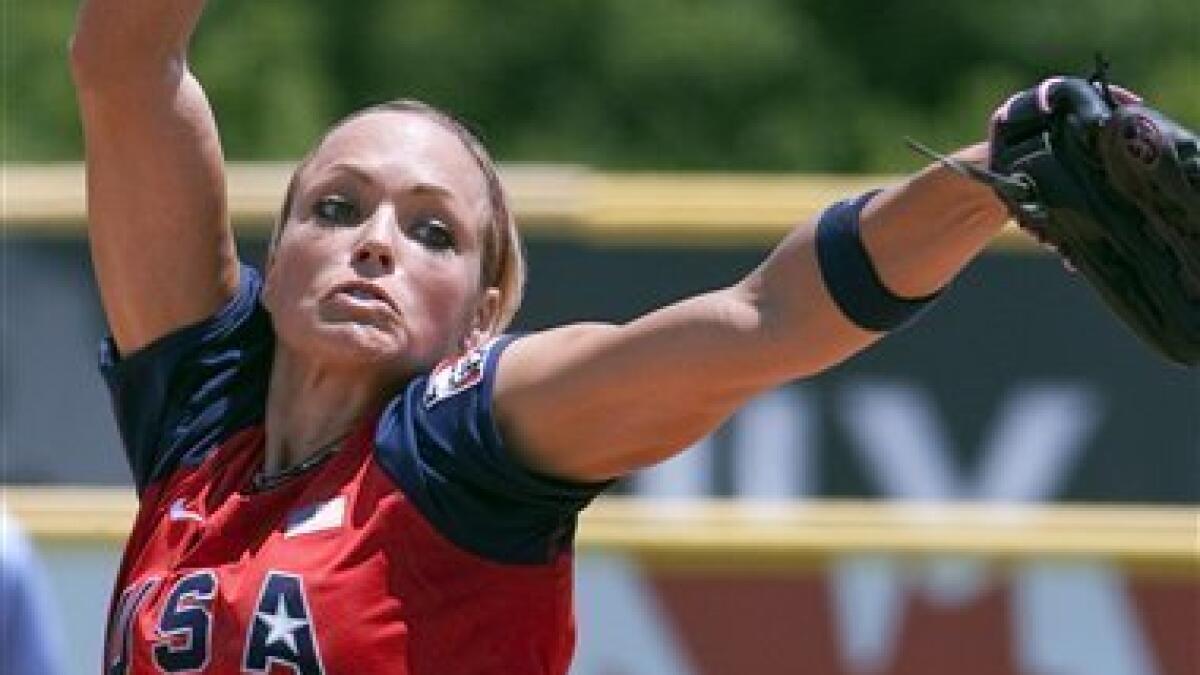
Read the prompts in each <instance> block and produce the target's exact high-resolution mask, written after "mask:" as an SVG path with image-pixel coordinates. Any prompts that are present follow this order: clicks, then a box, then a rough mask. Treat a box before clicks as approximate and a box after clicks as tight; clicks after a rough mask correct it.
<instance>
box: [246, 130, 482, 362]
mask: <svg viewBox="0 0 1200 675" xmlns="http://www.w3.org/2000/svg"><path fill="white" fill-rule="evenodd" d="M489 214H490V210H489V201H488V191H487V184H486V182H485V179H484V177H483V175H482V173H481V171H480V169H479V167H478V165H477V164H476V162H475V159H474V158H473V157H472V155H471V154H470V152H469V151H468V150H467V149H466V148H465V147H464V146H463V144H462V142H461V141H460V140H459V139H458V137H457V136H455V135H454V133H453V132H451V131H450V130H448V129H446V128H445V127H443V126H442V125H440V124H439V123H438V122H436V121H435V120H433V119H430V118H429V117H427V116H425V115H421V114H419V113H414V112H395V111H381V112H372V113H368V114H365V115H362V116H359V117H356V118H354V119H351V120H350V121H348V122H345V123H344V124H342V125H341V126H339V127H338V128H336V129H335V130H334V131H333V132H332V133H330V135H329V136H327V137H326V139H325V140H324V141H323V142H322V144H321V146H320V147H319V148H318V149H317V151H316V153H315V154H314V155H313V156H312V158H311V161H310V162H309V163H308V165H307V166H306V167H305V168H304V169H303V170H302V172H301V174H300V175H299V176H297V182H296V186H295V193H294V200H293V203H292V207H291V211H290V213H289V214H288V216H287V222H286V224H285V225H284V227H283V230H282V233H281V235H280V237H279V240H278V241H277V243H276V245H275V248H274V251H273V255H272V259H271V262H270V265H269V268H268V271H267V278H266V285H265V286H264V290H263V300H264V303H265V304H266V307H267V309H268V311H270V313H271V317H272V322H273V324H274V327H275V332H276V335H277V337H278V339H279V341H280V343H281V344H282V345H283V346H284V347H286V348H287V349H289V350H291V351H293V352H295V353H297V354H300V355H302V357H303V358H307V359H315V360H316V361H318V362H322V363H327V364H330V365H334V366H339V367H343V368H364V369H369V370H370V372H371V373H372V374H374V375H378V376H381V377H385V378H391V379H395V378H403V377H406V376H409V375H412V374H413V373H417V372H422V371H424V370H428V369H429V368H430V367H432V366H433V365H434V364H436V363H437V361H439V360H440V359H442V358H445V357H446V356H447V355H450V354H452V353H454V352H456V351H458V350H460V349H462V347H463V345H464V343H465V342H466V341H469V340H471V339H472V338H473V337H474V338H478V336H479V333H480V331H482V330H483V329H484V328H485V327H486V326H487V325H488V322H489V320H490V314H491V313H492V312H494V311H495V308H496V306H497V305H498V292H497V291H496V290H495V289H488V290H486V291H481V289H480V285H481V284H480V259H481V256H482V254H483V249H484V232H485V228H486V227H487V222H488V218H489Z"/></svg>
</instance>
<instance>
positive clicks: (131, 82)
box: [67, 18, 185, 92]
mask: <svg viewBox="0 0 1200 675" xmlns="http://www.w3.org/2000/svg"><path fill="white" fill-rule="evenodd" d="M67 55H68V62H69V64H70V69H71V77H72V79H73V81H74V83H75V88H76V89H77V90H79V91H81V92H97V91H100V92H102V91H110V90H113V89H118V88H122V89H124V88H128V87H131V86H138V85H140V84H147V83H154V82H159V83H167V82H169V81H170V80H171V79H172V77H174V78H176V79H177V77H178V75H179V74H180V73H182V72H183V71H184V70H185V63H184V56H183V55H182V54H170V53H161V50H159V49H156V48H154V47H152V46H149V45H144V44H137V43H127V42H125V41H123V40H119V39H114V38H113V37H112V36H111V35H110V31H108V30H107V27H100V26H93V25H90V24H89V22H88V21H87V20H86V18H81V20H80V21H79V23H78V24H77V25H76V27H75V32H74V34H73V35H72V36H71V38H70V40H69V41H68V44H67Z"/></svg>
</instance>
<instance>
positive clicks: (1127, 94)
mask: <svg viewBox="0 0 1200 675" xmlns="http://www.w3.org/2000/svg"><path fill="white" fill-rule="evenodd" d="M1108 90H1109V91H1110V92H1111V93H1112V97H1113V100H1115V101H1116V102H1117V103H1119V104H1121V105H1130V104H1133V103H1141V102H1142V97H1141V96H1138V95H1137V94H1135V93H1133V92H1132V91H1129V90H1128V89H1126V88H1125V87H1122V86H1119V85H1115V84H1110V85H1108Z"/></svg>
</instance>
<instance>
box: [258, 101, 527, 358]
mask: <svg viewBox="0 0 1200 675" xmlns="http://www.w3.org/2000/svg"><path fill="white" fill-rule="evenodd" d="M377 112H410V113H417V114H420V115H425V116H427V117H429V118H430V119H432V120H434V121H436V122H438V123H439V124H441V125H442V126H444V127H446V128H447V129H449V130H450V131H452V132H453V133H454V135H455V136H457V137H458V139H459V140H460V141H462V144H463V146H464V147H466V149H467V151H468V152H470V153H471V156H472V157H474V158H475V162H476V164H478V165H479V170H480V171H481V172H482V173H483V178H484V181H485V182H486V183H487V191H488V202H489V206H490V211H491V217H490V218H489V221H488V227H487V228H485V231H484V241H483V253H482V255H481V256H480V274H479V279H480V288H481V289H487V288H495V289H496V290H498V291H499V292H500V305H499V307H498V308H497V312H496V316H495V317H494V318H493V321H492V325H490V326H487V327H486V329H487V333H488V334H489V335H499V334H500V333H502V332H504V330H505V329H506V328H508V325H509V324H510V323H511V322H512V319H513V317H514V316H515V315H516V313H517V309H519V308H520V306H521V298H522V296H523V295H524V292H525V269H526V268H525V251H524V248H523V246H522V243H521V233H520V231H519V230H518V229H517V221H516V218H515V217H514V216H513V213H512V209H510V208H509V205H508V195H507V194H506V193H505V191H504V185H503V184H502V183H501V182H500V174H499V172H498V171H497V169H496V163H495V162H493V161H492V157H491V155H490V154H488V151H487V149H486V148H484V147H483V143H481V142H480V141H479V138H478V137H477V136H476V135H475V134H474V133H473V132H472V131H471V130H470V129H469V128H467V125H466V124H465V123H464V122H462V121H461V120H459V119H458V118H457V117H455V116H454V115H451V114H450V113H448V112H446V111H444V110H441V109H440V108H436V107H434V106H432V105H429V104H428V103H424V102H422V101H416V100H411V99H398V100H395V101H388V102H386V103H379V104H376V105H372V106H369V107H366V108H363V109H362V110H358V111H356V112H353V113H350V114H349V115H347V116H346V117H343V118H342V119H341V120H338V122H336V123H335V124H334V125H333V126H331V127H329V129H328V130H327V131H326V132H325V134H324V135H323V136H321V138H320V139H319V140H318V141H317V143H316V144H315V145H314V146H313V149H312V150H310V151H309V153H308V154H307V155H305V157H304V158H303V159H302V160H300V163H299V164H298V165H296V169H295V170H294V171H293V172H292V177H291V179H290V180H289V181H288V187H287V192H286V193H285V194H284V198H283V205H282V206H281V207H280V210H279V217H278V220H276V222H275V231H274V232H273V233H272V234H271V244H270V245H271V248H272V249H274V248H275V245H276V244H277V243H278V242H279V237H280V236H281V234H282V232H283V227H284V224H285V223H286V222H287V219H288V214H290V213H291V210H292V204H293V201H294V200H295V192H296V180H297V178H298V177H299V175H300V173H301V172H303V171H304V169H305V168H306V167H307V166H308V164H309V162H311V161H312V158H313V155H314V154H315V153H316V151H317V149H318V148H320V147H321V144H322V143H324V142H325V139H326V138H327V137H328V136H329V134H330V133H332V132H333V131H334V130H335V129H337V128H338V127H340V126H342V125H343V124H346V123H347V122H350V121H351V120H354V119H356V118H358V117H362V116H363V115H369V114H372V113H377Z"/></svg>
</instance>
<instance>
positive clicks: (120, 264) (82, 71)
mask: <svg viewBox="0 0 1200 675" xmlns="http://www.w3.org/2000/svg"><path fill="white" fill-rule="evenodd" d="M203 7H204V0H171V1H170V2H164V1H163V0H84V1H83V5H82V7H81V8H80V11H79V16H78V18H77V21H76V28H75V35H74V37H73V38H72V42H71V66H72V74H73V76H74V80H75V88H76V93H77V97H78V102H79V109H80V116H81V118H82V122H83V132H84V141H85V146H86V164H87V210H88V236H89V239H90V242H91V249H92V262H93V265H94V267H95V270H96V278H97V281H98V284H99V287H100V298H101V301H102V302H103V304H104V311H105V314H106V316H107V318H108V323H109V329H110V330H111V331H112V335H113V339H114V341H115V342H116V345H117V348H118V349H119V350H120V352H121V353H122V354H128V353H130V352H133V351H136V350H138V349H140V348H141V347H144V346H146V345H148V344H149V343H151V342H153V341H154V340H155V339H157V338H159V337H162V336H163V335H166V334H167V333H170V332H171V331H173V330H175V329H177V328H180V327H182V326H185V325H188V324H192V323H195V322H197V321H200V320H201V319H204V318H206V317H208V316H210V315H212V314H213V313H215V312H216V311H217V310H218V309H220V308H221V307H222V306H223V305H224V304H225V303H226V302H227V301H228V300H229V299H230V298H231V297H233V295H234V293H235V292H236V290H237V284H238V262H237V254H236V251H235V250H234V239H233V233H232V231H231V229H230V226H229V219H228V212H227V207H226V197H225V175H224V166H223V164H224V162H223V158H222V154H221V145H220V139H219V138H218V135H217V127H216V121H215V119H214V117H213V114H212V110H211V108H210V107H209V104H208V100H207V98H206V97H205V95H204V91H203V89H201V87H200V83H199V82H198V81H197V80H196V79H195V77H193V76H192V74H191V72H190V71H189V70H188V66H187V45H188V41H189V39H190V38H191V35H192V31H193V30H194V28H195V26H196V22H197V20H198V19H199V16H200V13H201V11H202V10H203Z"/></svg>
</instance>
